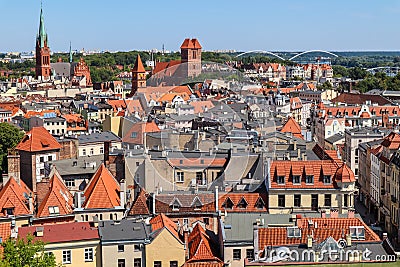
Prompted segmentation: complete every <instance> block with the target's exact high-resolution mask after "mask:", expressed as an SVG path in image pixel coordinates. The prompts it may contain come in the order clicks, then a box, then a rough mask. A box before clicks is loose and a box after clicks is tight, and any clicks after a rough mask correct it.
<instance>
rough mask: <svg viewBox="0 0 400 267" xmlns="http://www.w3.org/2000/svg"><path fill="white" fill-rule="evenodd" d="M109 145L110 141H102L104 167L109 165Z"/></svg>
mask: <svg viewBox="0 0 400 267" xmlns="http://www.w3.org/2000/svg"><path fill="white" fill-rule="evenodd" d="M110 146H111V142H110V141H105V142H104V165H105V166H106V167H107V166H108V165H109V161H110Z"/></svg>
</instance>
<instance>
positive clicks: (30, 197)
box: [28, 193, 34, 214]
mask: <svg viewBox="0 0 400 267" xmlns="http://www.w3.org/2000/svg"><path fill="white" fill-rule="evenodd" d="M28 202H29V212H30V213H31V214H33V212H34V210H33V198H32V193H30V194H29V197H28Z"/></svg>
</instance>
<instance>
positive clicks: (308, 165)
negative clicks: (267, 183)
mask: <svg viewBox="0 0 400 267" xmlns="http://www.w3.org/2000/svg"><path fill="white" fill-rule="evenodd" d="M299 168H301V169H302V170H304V172H302V173H301V177H300V179H301V182H300V184H297V183H293V177H292V173H291V171H292V170H293V169H297V170H298V169H299ZM306 175H313V177H314V183H312V184H307V183H306V180H305V178H306V177H305V176H306ZM323 175H329V176H331V183H324V182H323ZM278 176H284V181H285V183H284V184H280V183H279V184H278ZM270 177H271V188H286V189H287V188H292V189H295V188H299V189H300V188H336V187H337V184H336V182H339V181H340V182H354V181H355V178H354V173H353V171H351V170H350V169H349V168H348V167H347V165H345V164H344V163H343V162H342V161H340V162H339V161H335V160H309V161H283V160H282V161H273V162H272V164H271V167H270Z"/></svg>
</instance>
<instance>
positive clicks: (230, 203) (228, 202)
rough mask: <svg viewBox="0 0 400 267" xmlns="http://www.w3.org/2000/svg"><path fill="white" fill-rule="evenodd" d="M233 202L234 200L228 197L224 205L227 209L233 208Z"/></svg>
mask: <svg viewBox="0 0 400 267" xmlns="http://www.w3.org/2000/svg"><path fill="white" fill-rule="evenodd" d="M233 205H234V204H233V202H232V200H231V199H230V198H229V197H228V198H227V199H226V200H225V202H224V203H223V204H222V207H223V208H225V209H229V210H231V209H232V208H233Z"/></svg>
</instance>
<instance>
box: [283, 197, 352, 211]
mask: <svg viewBox="0 0 400 267" xmlns="http://www.w3.org/2000/svg"><path fill="white" fill-rule="evenodd" d="M318 198H319V195H317V194H312V195H311V207H312V208H314V209H316V208H318ZM331 205H332V195H331V194H325V195H324V206H325V207H330V206H331ZM348 205H349V195H348V194H345V195H344V197H343V206H344V207H347V206H348ZM278 207H282V208H283V207H286V196H285V195H278ZM293 207H301V195H294V198H293Z"/></svg>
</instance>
